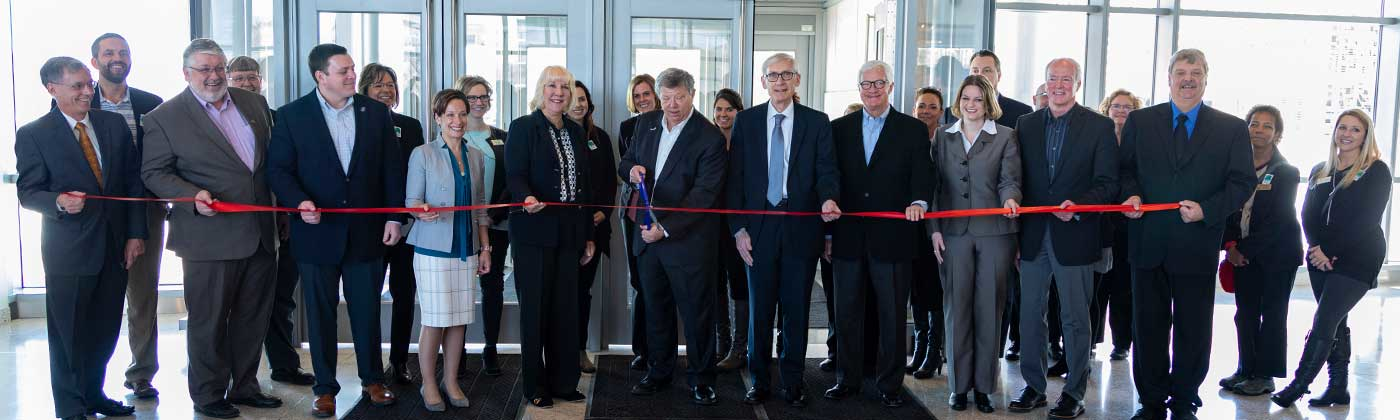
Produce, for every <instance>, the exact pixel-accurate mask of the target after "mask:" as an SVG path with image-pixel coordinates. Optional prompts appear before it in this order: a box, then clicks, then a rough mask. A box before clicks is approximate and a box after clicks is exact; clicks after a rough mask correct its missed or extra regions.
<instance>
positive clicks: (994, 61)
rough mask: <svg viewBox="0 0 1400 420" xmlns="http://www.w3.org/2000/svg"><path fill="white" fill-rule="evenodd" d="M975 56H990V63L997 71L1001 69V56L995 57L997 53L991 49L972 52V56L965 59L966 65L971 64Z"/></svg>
mask: <svg viewBox="0 0 1400 420" xmlns="http://www.w3.org/2000/svg"><path fill="white" fill-rule="evenodd" d="M977 57H991V58H992V64H993V65H995V66H996V67H997V71H998V72H1000V71H1001V58H1000V57H997V53H994V52H992V50H982V51H978V52H976V53H973V54H972V58H969V59H967V63H968V65H969V66H971V65H972V60H976V59H977Z"/></svg>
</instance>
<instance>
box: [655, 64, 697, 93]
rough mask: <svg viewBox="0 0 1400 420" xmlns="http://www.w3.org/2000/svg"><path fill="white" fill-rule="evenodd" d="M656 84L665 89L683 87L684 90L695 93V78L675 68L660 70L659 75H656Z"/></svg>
mask: <svg viewBox="0 0 1400 420" xmlns="http://www.w3.org/2000/svg"><path fill="white" fill-rule="evenodd" d="M656 84H657V85H658V86H659V87H663V88H666V89H675V88H677V87H685V90H687V91H690V92H695V77H694V76H691V75H690V73H689V72H686V71H685V70H681V69H678V68H675V67H672V68H669V69H666V70H662V71H661V74H658V75H656Z"/></svg>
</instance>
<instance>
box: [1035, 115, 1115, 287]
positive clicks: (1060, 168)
mask: <svg viewBox="0 0 1400 420" xmlns="http://www.w3.org/2000/svg"><path fill="white" fill-rule="evenodd" d="M1049 116H1050V108H1044V109H1041V110H1039V111H1035V112H1032V113H1030V114H1026V115H1025V116H1022V117H1021V118H1020V120H1019V122H1018V123H1017V127H1016V135H1017V138H1018V139H1019V140H1020V141H1021V195H1022V197H1024V200H1025V202H1023V203H1021V205H1023V206H1058V205H1060V203H1063V202H1065V200H1070V201H1073V202H1074V203H1075V204H1118V203H1120V202H1121V201H1119V200H1117V198H1118V137H1117V136H1116V135H1114V134H1113V120H1110V119H1108V117H1105V116H1103V115H1099V113H1097V112H1094V111H1093V110H1091V109H1089V108H1085V107H1084V106H1083V105H1078V104H1076V105H1074V107H1073V108H1070V110H1069V112H1068V113H1067V114H1066V115H1065V117H1066V118H1069V121H1068V122H1069V131H1068V132H1066V133H1065V140H1064V144H1063V145H1062V146H1061V149H1060V159H1059V161H1058V162H1057V166H1056V168H1057V169H1056V170H1055V176H1054V177H1053V178H1052V177H1051V176H1050V160H1049V157H1048V156H1047V155H1046V150H1045V148H1046V144H1045V142H1046V138H1045V137H1046V136H1045V134H1046V133H1045V124H1046V119H1047V118H1049ZM1100 220H1102V217H1101V215H1100V214H1098V213H1078V214H1076V215H1075V217H1074V218H1073V219H1070V221H1068V222H1062V221H1060V219H1059V218H1057V217H1055V216H1054V215H1052V214H1048V213H1042V214H1027V215H1022V216H1021V241H1020V242H1021V259H1022V260H1024V261H1030V260H1033V259H1035V257H1036V256H1038V255H1040V248H1041V246H1042V245H1044V242H1045V230H1046V229H1050V232H1051V235H1050V243H1051V244H1053V246H1054V247H1055V250H1054V251H1055V252H1054V254H1055V258H1056V259H1057V260H1058V262H1059V263H1060V264H1061V265H1066V266H1075V265H1089V264H1093V263H1094V262H1095V261H1098V260H1099V259H1101V258H1102V257H1103V250H1102V248H1103V247H1104V246H1105V245H1104V243H1103V237H1104V232H1103V223H1101V222H1100Z"/></svg>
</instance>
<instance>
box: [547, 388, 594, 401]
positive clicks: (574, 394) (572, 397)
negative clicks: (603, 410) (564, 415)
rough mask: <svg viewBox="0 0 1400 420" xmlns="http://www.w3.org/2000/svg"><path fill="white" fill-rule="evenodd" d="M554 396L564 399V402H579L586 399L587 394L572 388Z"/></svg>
mask: <svg viewBox="0 0 1400 420" xmlns="http://www.w3.org/2000/svg"><path fill="white" fill-rule="evenodd" d="M554 398H558V399H561V400H564V402H579V401H583V400H586V399H588V396H587V395H583V393H582V392H578V391H577V390H574V391H571V392H568V393H564V394H555V395H554Z"/></svg>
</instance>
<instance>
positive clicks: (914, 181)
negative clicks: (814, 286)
mask: <svg viewBox="0 0 1400 420" xmlns="http://www.w3.org/2000/svg"><path fill="white" fill-rule="evenodd" d="M887 112H888V116H887V117H886V118H885V126H884V128H882V129H881V130H880V135H879V138H878V139H876V140H875V151H874V152H873V153H872V154H871V155H870V164H869V165H867V164H866V163H865V140H864V131H863V129H862V126H863V121H862V120H863V119H864V117H865V112H861V111H857V112H852V113H850V114H846V115H845V116H843V117H841V118H837V119H836V121H832V122H831V131H832V134H833V137H834V139H835V140H834V141H835V143H836V163H837V165H838V167H839V168H840V171H841V198H840V199H839V200H837V202H839V203H841V211H843V212H862V211H895V212H899V213H903V212H904V209H905V208H906V207H909V205H910V204H911V203H913V202H914V201H923V202H924V203H926V204H928V205H930V206H931V205H932V204H933V191H934V185H933V178H934V176H936V175H935V174H934V171H933V159H930V158H929V140H928V137H926V136H928V126H927V125H924V123H923V122H921V121H919V120H918V119H915V118H914V117H911V116H909V115H906V114H902V113H900V112H899V111H895V110H894V108H890V109H889V111H887ZM929 208H932V207H929ZM920 223H922V221H920V222H910V221H905V220H894V219H875V218H868V217H842V218H840V219H837V220H836V222H834V223H832V225H833V226H832V233H831V237H832V238H831V254H832V255H833V256H836V257H840V258H864V257H865V256H867V255H869V256H870V257H873V258H875V259H876V260H880V261H889V262H905V261H910V260H913V259H914V257H915V256H916V255H915V254H917V251H918V248H919V237H920V236H922V234H923V229H922V225H921V224H920Z"/></svg>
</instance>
